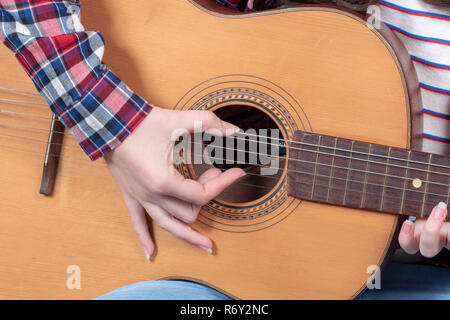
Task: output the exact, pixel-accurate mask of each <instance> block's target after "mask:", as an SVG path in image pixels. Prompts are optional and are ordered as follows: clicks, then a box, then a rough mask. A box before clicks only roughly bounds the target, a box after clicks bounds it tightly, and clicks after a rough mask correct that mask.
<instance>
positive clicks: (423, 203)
mask: <svg viewBox="0 0 450 320" xmlns="http://www.w3.org/2000/svg"><path fill="white" fill-rule="evenodd" d="M432 158H433V155H432V154H431V153H430V156H429V158H428V170H429V169H430V165H431V160H432ZM429 179H430V173H429V172H427V177H426V180H427V181H428V180H429ZM428 185H429V183H428V182H426V185H425V188H424V194H423V200H422V210H421V213H420V217H421V218H423V214H424V210H425V199H426V197H427V192H428Z"/></svg>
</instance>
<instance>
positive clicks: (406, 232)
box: [398, 220, 419, 254]
mask: <svg viewBox="0 0 450 320" xmlns="http://www.w3.org/2000/svg"><path fill="white" fill-rule="evenodd" d="M414 231H415V230H414V223H413V222H412V221H410V220H406V221H405V222H403V225H402V229H401V230H400V234H399V236H398V242H399V243H400V247H402V249H403V250H405V252H406V253H409V254H415V253H417V251H419V237H415V236H414Z"/></svg>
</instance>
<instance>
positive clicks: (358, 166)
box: [346, 141, 370, 208]
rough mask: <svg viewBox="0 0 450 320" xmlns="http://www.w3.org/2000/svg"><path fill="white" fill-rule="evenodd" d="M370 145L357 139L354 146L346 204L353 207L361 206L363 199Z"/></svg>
mask: <svg viewBox="0 0 450 320" xmlns="http://www.w3.org/2000/svg"><path fill="white" fill-rule="evenodd" d="M369 148H370V147H369V145H368V144H367V143H363V142H360V141H355V144H354V146H353V155H352V159H351V160H352V163H351V167H350V175H349V180H348V190H347V196H346V205H348V206H351V207H353V208H361V201H362V200H363V193H362V192H361V191H362V190H363V188H364V179H365V175H366V174H365V172H366V171H367V160H368V157H367V152H368V151H369Z"/></svg>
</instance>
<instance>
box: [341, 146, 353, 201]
mask: <svg viewBox="0 0 450 320" xmlns="http://www.w3.org/2000/svg"><path fill="white" fill-rule="evenodd" d="M354 147H355V141H352V147H351V149H350V160H349V163H348V169H347V176H346V178H345V189H344V200H343V201H342V204H343V205H345V204H346V203H347V189H348V180H349V178H350V172H351V170H352V156H353V149H354Z"/></svg>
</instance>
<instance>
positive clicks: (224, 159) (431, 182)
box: [0, 124, 447, 187]
mask: <svg viewBox="0 0 450 320" xmlns="http://www.w3.org/2000/svg"><path fill="white" fill-rule="evenodd" d="M0 125H1V124H0ZM0 136H5V137H8V138H16V139H22V140H27V141H31V142H35V143H42V144H48V142H46V141H41V140H36V139H32V138H28V137H20V136H12V135H7V134H1V133H0ZM193 144H197V145H199V143H196V142H194V143H193ZM50 145H58V146H62V147H64V148H69V149H73V150H79V147H78V146H72V145H69V146H66V145H63V144H60V143H50ZM202 145H203V144H202ZM216 147H218V148H221V149H227V150H232V151H238V152H239V151H240V152H247V153H251V154H259V153H256V152H252V151H241V150H239V149H234V148H227V147H223V146H216ZM327 155H330V156H332V155H331V154H327ZM53 157H56V155H53ZM277 158H278V159H284V160H288V161H296V162H302V163H307V164H312V165H316V166H317V165H318V166H327V167H331V168H332V169H335V168H336V169H343V170H350V171H355V172H362V173H368V174H374V175H379V176H383V177H391V178H397V179H402V180H411V181H414V179H415V178H409V177H401V176H396V175H390V174H387V173H380V172H372V171H367V170H361V169H356V168H349V167H340V166H336V165H330V164H325V163H317V162H312V161H307V160H302V159H287V158H286V157H277ZM216 159H217V160H220V161H227V160H228V159H226V158H223V159H220V158H216ZM79 160H81V158H80V159H79ZM361 161H364V160H361ZM387 165H388V166H389V165H390V164H387ZM406 169H410V170H416V169H414V168H406ZM287 171H289V172H297V171H296V170H292V169H288V170H287ZM422 182H424V183H428V184H429V185H430V184H431V185H433V184H434V185H441V186H445V187H447V184H444V183H439V182H434V181H428V180H422Z"/></svg>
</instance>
